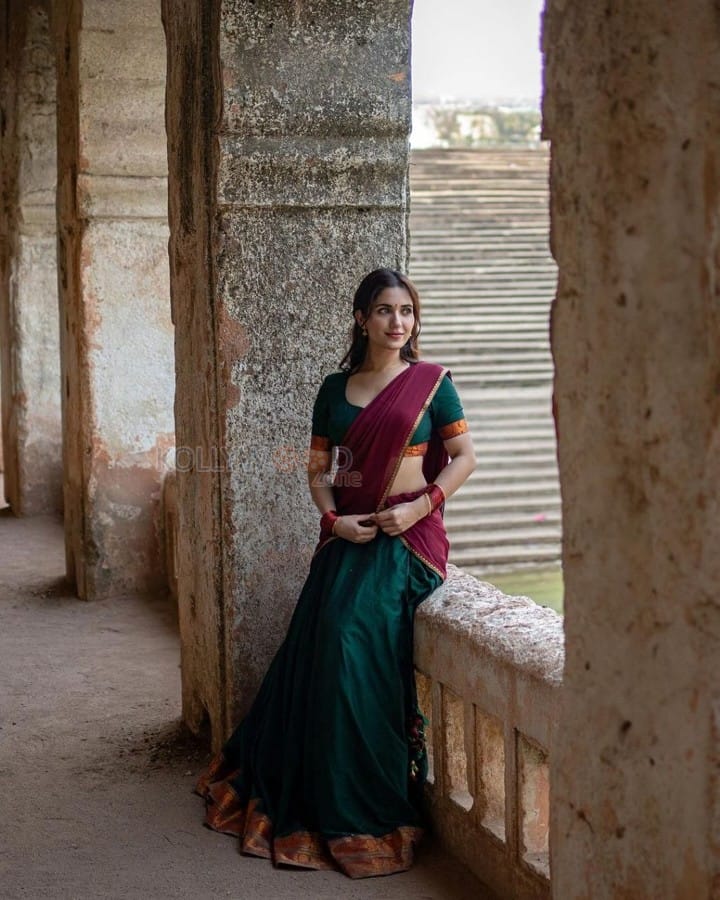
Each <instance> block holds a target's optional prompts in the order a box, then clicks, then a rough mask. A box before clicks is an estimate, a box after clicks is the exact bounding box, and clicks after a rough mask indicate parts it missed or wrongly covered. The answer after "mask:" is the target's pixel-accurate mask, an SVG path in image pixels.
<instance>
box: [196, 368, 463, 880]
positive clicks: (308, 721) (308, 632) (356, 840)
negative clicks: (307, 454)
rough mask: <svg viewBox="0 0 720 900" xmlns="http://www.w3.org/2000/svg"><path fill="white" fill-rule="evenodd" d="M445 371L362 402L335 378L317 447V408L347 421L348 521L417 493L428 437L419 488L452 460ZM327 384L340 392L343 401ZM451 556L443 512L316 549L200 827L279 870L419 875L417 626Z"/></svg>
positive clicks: (218, 767)
mask: <svg viewBox="0 0 720 900" xmlns="http://www.w3.org/2000/svg"><path fill="white" fill-rule="evenodd" d="M446 374H447V373H446V370H444V369H443V368H442V367H440V366H436V365H433V364H430V363H424V362H422V363H415V364H413V365H411V366H410V367H409V368H408V369H406V370H404V371H403V372H402V373H401V374H400V375H398V376H397V377H396V378H395V379H394V380H393V381H391V382H390V384H389V385H388V386H387V387H385V388H384V389H383V390H382V391H381V392H380V394H378V396H377V397H376V398H375V399H374V400H373V401H372V402H371V403H370V404H369V405H368V406H366V407H364V408H359V407H352V406H351V405H350V404H348V403H347V401H346V400H345V393H344V384H345V381H346V380H347V374H346V373H336V374H335V375H331V376H328V378H327V379H326V380H325V382H324V384H323V387H322V388H321V391H320V394H319V395H318V400H317V401H316V405H315V414H314V422H313V425H314V427H313V432H314V435H313V446H315V447H316V448H318V449H327V448H328V447H329V444H330V438H329V437H328V434H327V429H328V427H329V426H328V424H327V417H326V416H324V415H323V411H322V409H323V406H326V407H327V410H326V411H329V412H330V413H333V412H335V413H340V414H344V415H346V417H348V418H349V419H352V422H351V424H350V425H349V427H348V428H347V431H346V433H345V434H344V437H343V441H342V449H343V458H344V465H343V467H342V469H341V470H340V471H339V472H338V473H337V476H336V482H335V484H334V487H333V490H334V495H335V500H336V507H337V511H338V513H339V514H340V515H343V514H352V513H368V514H369V513H371V512H373V511H376V510H381V509H384V508H387V507H389V506H392V505H394V504H396V503H402V502H405V501H408V500H412V499H414V498H415V497H416V496H418V495H419V494H420V493H422V491H414V492H412V493H409V494H397V495H390V493H389V492H390V489H391V486H392V483H393V480H394V477H395V474H396V473H397V471H398V469H399V466H400V463H401V461H402V458H403V456H404V455H408V454H409V453H412V445H411V441H412V440H413V438H414V436H416V435H417V434H418V433H419V432H422V431H423V428H424V429H425V430H426V431H428V432H429V438H428V440H427V441H426V442H423V450H424V451H425V452H424V460H423V471H424V473H425V477H426V479H427V480H428V481H432V480H433V479H434V477H435V476H436V475H437V474H438V472H439V471H440V470H441V469H442V468H443V467H444V466H445V465H446V464H447V461H448V457H447V454H446V452H445V449H444V445H443V438H446V437H447V436H452V435H454V434H459V433H462V431H463V430H465V427H466V426H465V425H464V419H463V418H462V408H461V407H460V405H459V400H457V394H456V393H455V391H454V388H453V387H452V384H451V383H450V382H449V380H448V379H446V378H445V375H446ZM333 380H334V381H333ZM443 382H445V383H446V384H449V385H450V388H449V390H450V391H451V392H452V395H453V397H454V398H455V403H454V405H452V404H451V405H452V409H451V411H450V412H449V413H447V412H446V415H445V418H448V416H449V417H450V418H453V422H442V423H441V424H440V425H439V426H438V423H437V421H436V422H435V423H434V424H435V426H436V427H428V424H430V425H431V426H432V425H433V423H428V414H429V408H430V406H431V403H432V401H433V398H434V397H435V395H436V393H437V391H438V389H439V388H440V386H441V384H443ZM333 386H334V387H335V389H337V388H338V387H339V388H340V392H339V394H338V393H337V390H336V394H335V398H334V399H333ZM445 390H448V388H447V387H446V388H445ZM328 398H329V400H328ZM328 403H329V406H328ZM341 407H342V408H341ZM458 411H459V412H458ZM435 418H436V419H437V415H436V417H435ZM323 430H325V432H326V433H325V434H318V433H317V432H318V431H323ZM421 436H422V435H421ZM447 552H448V544H447V538H446V535H445V528H444V525H443V521H442V513H441V511H440V510H436V511H435V512H434V513H432V514H431V515H429V516H426V517H425V518H423V519H421V520H420V521H418V522H417V523H416V524H415V525H413V526H412V527H411V528H410V529H408V530H407V531H405V532H404V533H403V534H402V535H400V536H399V537H389V536H388V535H386V534H384V533H383V532H382V531H378V533H377V535H376V537H375V538H374V539H373V540H372V541H370V542H369V543H366V544H355V543H352V542H348V541H345V540H342V539H341V538H336V537H330V538H328V539H325V540H322V539H321V541H320V543H319V544H318V546H317V548H316V551H315V554H314V556H313V559H312V563H311V566H310V572H309V575H308V577H307V580H306V581H305V584H304V586H303V588H302V591H301V593H300V597H299V599H298V602H297V606H296V608H295V611H294V613H293V616H292V620H291V622H290V626H289V629H288V632H287V635H286V637H285V640H284V641H283V643H282V645H281V646H280V648H279V650H278V651H277V654H276V656H275V658H274V660H273V662H272V663H271V665H270V668H269V669H268V672H267V674H266V676H265V678H264V680H263V682H262V685H261V687H260V690H259V692H258V695H257V697H256V699H255V701H254V703H253V705H252V707H251V710H250V712H249V713H248V715H247V716H246V717H245V719H244V720H243V721H242V722H241V723H240V725H239V726H238V727H237V728H236V729H235V731H234V733H233V734H232V736H231V737H230V738H229V740H228V741H227V743H226V744H225V745H224V747H223V749H222V751H221V753H220V754H219V755H218V756H217V757H216V758H215V759H214V760H213V761H212V763H211V765H210V768H209V770H208V771H207V772H206V773H205V774H203V776H202V777H201V778H200V781H199V782H198V785H197V788H196V790H197V792H198V793H199V794H201V796H203V797H204V798H205V800H206V816H205V824H207V825H208V826H209V827H211V828H213V829H215V830H217V831H220V832H224V833H228V834H233V835H237V836H239V838H240V845H241V850H242V851H243V852H245V853H248V854H252V855H256V856H262V857H266V858H269V859H272V860H273V862H274V863H275V864H276V865H280V864H283V865H292V866H302V867H307V868H314V869H325V868H339V869H340V870H342V871H343V872H345V873H346V874H347V875H349V876H350V877H353V878H361V877H366V876H371V875H386V874H390V873H392V872H399V871H403V870H405V869H407V868H409V867H410V865H411V863H412V853H413V844H414V842H415V841H417V840H418V839H419V837H420V835H421V833H422V814H421V799H422V789H423V784H424V780H425V776H426V772H427V755H426V750H425V742H424V733H423V717H422V715H421V714H420V712H419V709H418V706H417V698H416V693H415V679H414V670H413V617H414V613H415V610H416V608H417V606H418V604H419V603H420V602H422V600H424V599H425V598H426V597H427V596H428V595H429V594H430V593H432V591H433V590H434V589H435V588H436V587H438V585H439V584H440V583H441V582H442V581H443V579H444V578H445V568H446V562H447Z"/></svg>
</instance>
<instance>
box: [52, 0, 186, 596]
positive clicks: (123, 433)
mask: <svg viewBox="0 0 720 900" xmlns="http://www.w3.org/2000/svg"><path fill="white" fill-rule="evenodd" d="M54 26H55V33H56V40H57V45H58V50H59V52H58V86H59V89H58V110H59V113H58V115H59V121H58V128H59V133H60V142H59V148H60V156H59V187H58V192H59V197H58V215H59V223H60V241H59V247H60V258H59V265H60V287H61V290H60V301H61V309H62V323H63V329H62V346H63V349H62V364H63V381H64V385H65V392H64V397H63V399H64V411H63V415H64V455H65V476H64V477H65V485H64V488H65V510H66V516H65V527H66V549H67V560H68V573H69V576H70V577H71V578H72V579H73V580H74V581H75V583H76V585H77V589H78V593H79V595H80V596H81V597H83V598H99V597H107V596H113V595H119V594H122V593H124V592H127V591H132V590H150V589H157V588H160V587H161V586H162V585H163V581H164V575H163V570H164V565H163V562H164V554H163V539H162V515H161V511H160V480H161V476H162V474H163V473H164V472H165V471H166V466H167V453H168V450H169V449H170V448H171V447H172V444H173V434H174V422H173V398H174V362H173V328H172V322H171V316H170V300H169V293H170V289H169V268H168V261H167V240H168V229H167V199H166V175H167V155H166V141H165V131H164V128H163V121H164V117H163V99H164V94H163V92H164V71H165V46H164V39H163V31H162V23H161V19H160V6H159V3H157V2H154V0H122V2H117V3H113V4H107V3H102V2H100V0H84V2H83V3H79V2H71V0H58V2H57V3H56V4H55V5H54Z"/></svg>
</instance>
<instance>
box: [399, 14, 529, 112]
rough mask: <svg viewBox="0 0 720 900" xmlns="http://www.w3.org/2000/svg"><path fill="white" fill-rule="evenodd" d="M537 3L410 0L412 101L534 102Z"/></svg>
mask: <svg viewBox="0 0 720 900" xmlns="http://www.w3.org/2000/svg"><path fill="white" fill-rule="evenodd" d="M542 7H543V0H415V3H414V9H413V51H412V68H413V97H414V99H415V100H416V101H418V100H420V101H421V100H429V99H451V98H452V99H457V100H498V99H513V100H521V99H529V100H533V101H534V102H535V103H536V104H539V101H540V85H541V74H540V73H541V57H540V13H541V11H542Z"/></svg>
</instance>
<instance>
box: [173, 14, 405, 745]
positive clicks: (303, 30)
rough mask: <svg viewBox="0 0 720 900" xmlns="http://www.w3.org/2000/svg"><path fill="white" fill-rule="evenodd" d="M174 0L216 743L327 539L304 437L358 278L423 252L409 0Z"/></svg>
mask: <svg viewBox="0 0 720 900" xmlns="http://www.w3.org/2000/svg"><path fill="white" fill-rule="evenodd" d="M163 15H164V20H165V28H166V34H167V40H168V93H167V117H168V118H167V121H168V144H169V162H170V227H171V235H172V237H171V252H170V256H171V284H172V298H173V312H174V319H175V326H176V360H177V375H178V378H177V401H176V426H177V440H178V448H179V449H178V454H179V455H178V504H179V510H178V517H179V523H178V533H179V539H180V549H179V553H178V560H179V566H180V571H179V573H178V574H179V579H178V580H179V583H178V590H179V609H180V623H181V637H182V654H183V655H182V660H183V662H182V670H183V693H184V711H185V717H186V719H187V721H188V722H189V723H190V724H191V725H192V726H193V727H196V728H197V727H198V726H199V725H200V723H201V721H202V719H203V717H204V716H206V715H207V716H208V717H209V719H210V723H211V725H212V730H213V738H214V743H215V745H217V744H218V743H219V742H220V741H221V740H222V739H223V736H224V734H225V733H226V732H227V730H228V728H229V727H230V726H231V725H232V724H234V723H235V721H236V720H237V719H238V717H239V716H240V715H241V714H242V713H244V712H245V711H246V709H247V707H248V704H249V703H250V701H251V700H252V698H253V696H254V694H255V691H256V689H257V687H258V684H259V681H260V679H261V677H262V675H263V674H264V672H265V669H266V667H267V665H268V662H269V660H270V658H271V656H272V654H273V652H274V651H275V649H276V647H277V645H278V643H279V642H280V640H281V638H282V636H283V633H284V631H285V627H286V625H287V622H288V619H289V616H290V613H291V611H292V608H293V605H294V602H295V600H296V598H297V594H298V591H299V588H300V587H301V585H302V582H303V580H304V578H305V575H306V572H307V566H308V563H309V559H310V554H311V551H312V547H313V544H314V543H315V541H316V540H317V534H318V518H317V515H316V514H315V512H314V511H313V507H312V504H311V502H310V499H309V496H308V490H307V487H306V480H305V473H304V460H303V456H304V453H305V448H306V447H307V445H308V442H309V434H310V412H311V406H312V401H313V399H314V395H315V392H316V390H317V388H318V386H319V384H320V381H321V380H322V377H323V376H324V375H325V374H326V373H328V372H329V371H332V370H333V369H336V368H337V365H338V362H339V360H340V358H341V357H342V355H343V353H344V349H345V346H346V342H347V336H348V334H349V326H350V323H351V308H352V307H351V300H352V294H353V291H354V289H355V286H356V284H357V282H358V281H359V279H360V277H361V276H362V275H363V274H365V272H366V271H368V270H370V269H372V268H374V267H376V266H378V265H382V264H385V265H393V266H402V265H404V263H405V245H406V228H407V207H406V195H407V164H408V159H407V138H408V132H409V127H410V84H409V25H410V22H409V19H410V10H409V2H408V0H402V2H398V0H382V2H380V0H372V2H369V3H363V4H357V3H353V2H350V0H347V2H340V3H338V2H336V0H333V2H330V0H321V2H317V3H312V4H299V3H295V2H292V0H279V2H278V0H259V2H250V0H234V2H225V3H222V4H221V3H220V2H219V0H215V2H210V0H209V2H206V3H203V4H198V3H195V2H191V0H166V2H164V4H163ZM181 453H182V455H183V458H182V459H181V457H180V454H181ZM181 462H182V463H183V464H182V465H181Z"/></svg>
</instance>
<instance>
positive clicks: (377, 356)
mask: <svg viewBox="0 0 720 900" xmlns="http://www.w3.org/2000/svg"><path fill="white" fill-rule="evenodd" d="M405 365H406V363H405V362H404V360H402V359H401V358H400V351H399V350H378V349H373V348H372V347H368V349H367V353H366V354H365V359H364V360H363V362H362V364H361V365H360V368H359V369H358V371H359V372H374V373H376V374H379V373H381V372H389V371H391V370H392V369H399V368H401V367H402V368H404V367H405Z"/></svg>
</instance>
